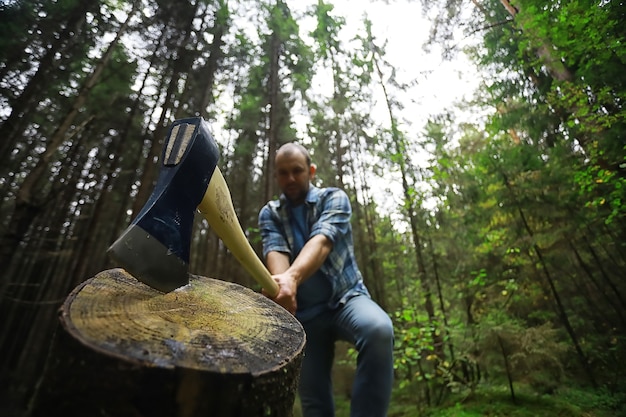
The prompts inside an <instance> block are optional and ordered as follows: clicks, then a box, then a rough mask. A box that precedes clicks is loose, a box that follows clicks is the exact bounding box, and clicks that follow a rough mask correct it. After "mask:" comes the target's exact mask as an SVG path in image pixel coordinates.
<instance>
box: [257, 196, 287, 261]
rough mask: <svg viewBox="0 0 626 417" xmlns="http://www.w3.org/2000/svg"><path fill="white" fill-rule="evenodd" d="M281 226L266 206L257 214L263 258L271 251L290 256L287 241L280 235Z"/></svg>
mask: <svg viewBox="0 0 626 417" xmlns="http://www.w3.org/2000/svg"><path fill="white" fill-rule="evenodd" d="M281 228H282V226H281V224H280V221H279V219H275V218H274V217H273V216H272V211H271V210H270V208H269V207H268V206H267V205H266V206H264V207H263V208H262V209H261V211H260V212H259V229H260V232H261V239H262V241H263V257H267V254H268V253H269V252H272V251H276V252H285V253H288V254H291V249H290V248H289V244H288V243H287V239H285V236H284V235H283V233H281Z"/></svg>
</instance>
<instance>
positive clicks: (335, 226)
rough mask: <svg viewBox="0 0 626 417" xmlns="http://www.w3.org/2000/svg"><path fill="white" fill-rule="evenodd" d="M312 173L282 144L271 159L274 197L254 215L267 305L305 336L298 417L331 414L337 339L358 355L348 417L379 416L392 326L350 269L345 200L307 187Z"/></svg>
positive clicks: (298, 151)
mask: <svg viewBox="0 0 626 417" xmlns="http://www.w3.org/2000/svg"><path fill="white" fill-rule="evenodd" d="M315 172H316V167H315V165H314V164H312V163H311V157H310V155H309V152H308V151H307V150H306V149H305V148H304V147H303V146H301V145H299V144H296V143H288V144H285V145H283V146H282V147H281V148H280V149H279V150H278V152H277V153H276V157H275V178H276V181H277V183H278V186H279V188H280V190H281V191H282V194H281V196H280V198H279V199H278V200H274V201H270V202H268V203H267V204H266V205H265V206H264V207H263V208H262V209H261V211H260V213H259V228H260V231H261V236H262V239H263V256H264V257H265V262H266V264H267V267H268V269H269V271H270V273H271V274H272V277H273V278H274V280H275V281H276V282H277V283H278V287H279V292H278V295H277V296H276V297H274V301H276V302H277V303H278V304H280V305H281V306H283V307H284V308H285V309H287V310H288V311H290V312H291V313H292V314H294V315H295V316H296V318H297V319H298V320H299V321H300V322H301V323H302V325H303V327H304V329H305V331H306V335H307V344H306V348H305V349H306V350H305V357H304V360H303V363H302V370H301V375H300V387H299V396H300V401H301V405H302V411H303V416H304V417H331V416H334V415H335V411H334V401H333V392H332V381H331V370H332V365H333V359H334V350H335V342H336V341H337V340H345V341H347V342H349V343H352V344H353V345H354V346H355V348H356V350H357V351H358V359H357V368H356V375H355V380H354V384H353V387H352V401H351V406H350V415H351V417H384V416H386V415H387V409H388V407H389V400H390V396H391V388H392V383H393V325H392V323H391V320H390V319H389V316H388V315H387V313H386V312H385V311H384V310H382V309H381V308H380V307H379V306H378V304H376V303H375V302H374V301H373V300H372V299H371V297H370V295H369V292H368V290H367V288H366V287H365V285H364V283H363V278H362V276H361V272H360V271H359V268H358V266H357V263H356V259H355V256H354V246H353V243H352V226H351V224H350V217H351V214H352V208H351V206H350V200H349V199H348V196H347V195H346V193H345V192H344V191H342V190H340V189H338V188H317V187H315V186H314V185H312V181H313V179H314V178H315Z"/></svg>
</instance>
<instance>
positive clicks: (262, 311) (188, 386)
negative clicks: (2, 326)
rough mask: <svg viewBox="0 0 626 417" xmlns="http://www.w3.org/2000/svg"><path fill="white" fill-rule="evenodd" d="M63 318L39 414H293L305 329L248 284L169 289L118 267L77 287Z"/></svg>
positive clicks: (200, 280) (202, 281)
mask: <svg viewBox="0 0 626 417" xmlns="http://www.w3.org/2000/svg"><path fill="white" fill-rule="evenodd" d="M60 319H61V323H62V325H63V327H64V328H65V330H66V332H65V333H63V334H60V335H59V337H58V338H57V339H58V340H57V342H56V344H57V346H56V347H55V349H54V351H55V352H57V354H56V355H55V356H56V357H57V359H56V360H55V361H53V362H54V363H53V364H51V365H50V366H49V368H50V369H48V371H47V372H46V378H45V383H44V384H43V385H44V386H43V388H42V389H40V394H39V396H38V401H37V406H36V407H35V409H34V413H33V414H34V415H53V414H54V415H64V416H70V415H76V416H78V415H80V416H86V415H94V416H95V415H105V416H108V415H110V416H116V417H120V416H133V417H139V416H146V417H148V416H150V417H160V416H167V417H174V416H176V417H192V416H193V417H195V416H207V417H208V416H228V417H231V416H246V417H249V416H291V415H292V409H293V403H294V399H295V393H296V388H297V383H298V379H299V374H300V364H301V360H302V355H303V352H304V344H305V334H304V330H303V328H302V326H301V325H300V323H299V322H298V321H297V320H296V319H295V318H294V317H293V316H292V315H291V314H289V313H288V312H287V311H286V310H284V309H283V308H282V307H280V306H278V305H277V304H275V303H274V302H273V301H271V300H269V299H267V298H266V297H264V296H263V295H261V294H258V293H256V292H254V291H252V290H250V289H248V288H246V287H243V286H241V285H238V284H234V283H229V282H225V281H220V280H216V279H211V278H206V277H200V276H195V275H192V276H191V277H190V283H189V285H186V286H184V287H181V288H179V289H177V290H175V291H172V292H170V293H166V294H164V293H161V292H159V291H157V290H154V289H152V288H151V287H149V286H147V285H145V284H143V283H141V282H139V281H137V280H136V279H135V278H133V277H132V276H130V275H129V274H128V273H127V272H126V271H124V270H123V269H112V270H107V271H103V272H101V273H99V274H98V275H96V276H95V277H93V278H91V279H89V280H87V281H85V282H84V283H83V284H81V285H79V286H78V287H76V289H74V290H73V291H72V293H71V294H70V295H69V296H68V297H67V299H66V300H65V303H64V304H63V306H62V307H61V309H60ZM68 335H70V336H71V337H68ZM76 341H78V342H79V343H76Z"/></svg>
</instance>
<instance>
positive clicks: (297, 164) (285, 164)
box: [275, 143, 316, 204]
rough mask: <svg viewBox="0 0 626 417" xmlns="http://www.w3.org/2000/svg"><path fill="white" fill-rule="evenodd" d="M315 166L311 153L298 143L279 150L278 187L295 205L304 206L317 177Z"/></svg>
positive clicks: (277, 165)
mask: <svg viewBox="0 0 626 417" xmlns="http://www.w3.org/2000/svg"><path fill="white" fill-rule="evenodd" d="M315 169H316V168H315V165H314V164H312V163H311V156H310V155H309V152H308V151H307V150H306V149H305V148H304V147H303V146H302V145H299V144H297V143H286V144H284V145H283V146H281V147H280V149H278V152H276V159H275V176H276V181H277V182H278V187H279V188H280V190H281V191H282V192H283V194H285V196H286V197H287V199H288V200H289V201H290V202H291V203H293V204H302V203H303V202H304V199H305V197H306V194H307V192H308V191H309V183H310V182H311V181H312V180H313V178H314V177H315Z"/></svg>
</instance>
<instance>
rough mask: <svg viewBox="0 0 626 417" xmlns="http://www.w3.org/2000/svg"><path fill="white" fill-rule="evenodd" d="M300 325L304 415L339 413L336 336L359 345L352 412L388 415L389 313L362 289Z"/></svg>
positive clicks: (390, 367)
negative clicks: (361, 292)
mask: <svg viewBox="0 0 626 417" xmlns="http://www.w3.org/2000/svg"><path fill="white" fill-rule="evenodd" d="M302 325H303V326H304V330H305V331H306V337H307V341H306V348H305V356H304V360H303V362H302V370H301V373H300V388H299V394H300V402H301V405H302V413H303V416H304V417H333V416H334V415H335V405H334V401H333V391H332V382H331V368H332V365H333V359H334V354H335V341H337V340H345V341H347V342H349V343H352V344H353V345H354V346H355V348H356V350H357V351H358V357H357V366H356V375H355V378H354V383H353V386H352V402H351V405H350V416H351V417H384V416H386V415H387V408H388V407H389V401H390V397H391V388H392V384H393V325H392V323H391V319H389V316H388V315H387V313H385V311H384V310H383V309H381V308H380V307H379V306H378V304H376V303H375V302H374V301H373V300H372V299H370V298H369V297H367V296H365V295H358V296H355V297H352V298H351V299H349V300H348V302H347V303H346V304H345V305H344V306H342V307H340V308H338V309H337V310H333V311H326V312H324V313H322V314H320V315H318V316H316V317H315V318H313V319H312V320H310V321H307V322H304V323H302Z"/></svg>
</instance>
